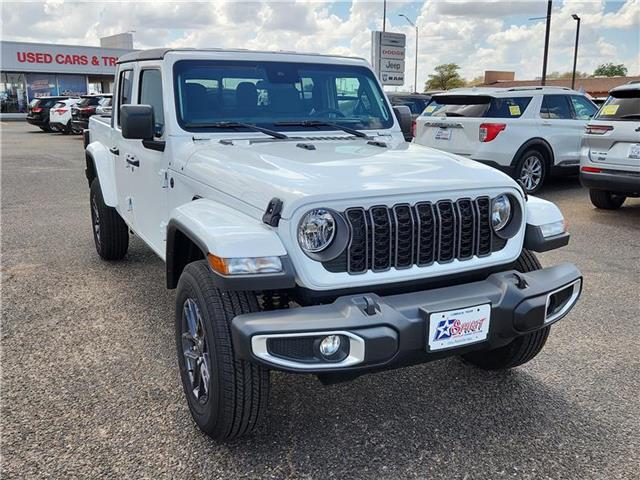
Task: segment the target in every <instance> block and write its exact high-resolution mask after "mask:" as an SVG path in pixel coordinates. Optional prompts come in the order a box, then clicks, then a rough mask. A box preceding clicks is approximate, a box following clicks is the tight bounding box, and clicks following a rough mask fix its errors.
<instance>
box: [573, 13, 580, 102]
mask: <svg viewBox="0 0 640 480" xmlns="http://www.w3.org/2000/svg"><path fill="white" fill-rule="evenodd" d="M571 16H572V17H573V19H574V20H575V21H576V22H578V25H577V26H576V46H575V48H574V49H573V75H571V90H575V88H576V66H577V65H578V39H579V38H580V17H579V16H578V15H576V14H575V13H574V14H573V15H571Z"/></svg>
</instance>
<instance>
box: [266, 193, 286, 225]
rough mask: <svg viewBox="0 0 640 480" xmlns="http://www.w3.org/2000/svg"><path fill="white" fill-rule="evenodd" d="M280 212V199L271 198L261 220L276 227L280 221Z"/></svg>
mask: <svg viewBox="0 0 640 480" xmlns="http://www.w3.org/2000/svg"><path fill="white" fill-rule="evenodd" d="M280 212H282V200H280V199H279V198H276V197H274V198H272V199H271V200H270V201H269V205H267V209H266V211H265V212H264V215H262V221H263V222H264V223H266V224H267V225H270V226H272V227H277V226H278V223H279V222H280Z"/></svg>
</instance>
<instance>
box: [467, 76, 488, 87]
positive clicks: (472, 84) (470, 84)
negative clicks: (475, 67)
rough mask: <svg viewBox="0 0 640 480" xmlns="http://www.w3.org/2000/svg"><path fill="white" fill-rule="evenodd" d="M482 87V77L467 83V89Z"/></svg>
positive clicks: (474, 78)
mask: <svg viewBox="0 0 640 480" xmlns="http://www.w3.org/2000/svg"><path fill="white" fill-rule="evenodd" d="M482 85H484V75H478V76H477V77H473V78H472V79H471V80H469V81H468V82H467V87H480V86H482Z"/></svg>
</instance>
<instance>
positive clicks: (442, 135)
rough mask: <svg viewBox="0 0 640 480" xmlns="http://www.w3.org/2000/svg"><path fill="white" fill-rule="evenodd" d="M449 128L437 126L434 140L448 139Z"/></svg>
mask: <svg viewBox="0 0 640 480" xmlns="http://www.w3.org/2000/svg"><path fill="white" fill-rule="evenodd" d="M450 139H451V130H450V129H448V128H438V130H436V140H450Z"/></svg>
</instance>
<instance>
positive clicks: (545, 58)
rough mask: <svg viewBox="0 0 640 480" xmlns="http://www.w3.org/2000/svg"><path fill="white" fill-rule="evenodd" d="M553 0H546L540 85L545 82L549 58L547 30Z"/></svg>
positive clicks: (549, 24)
mask: <svg viewBox="0 0 640 480" xmlns="http://www.w3.org/2000/svg"><path fill="white" fill-rule="evenodd" d="M552 8H553V0H549V2H547V29H546V31H545V32H544V59H543V60H542V85H545V84H546V83H547V58H549V32H550V31H551V9H552Z"/></svg>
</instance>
